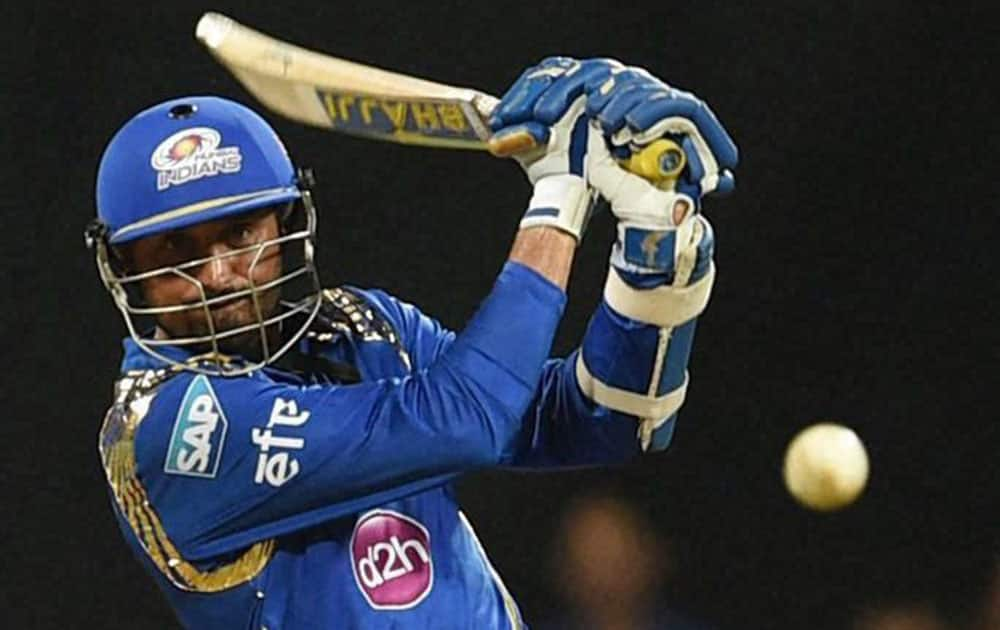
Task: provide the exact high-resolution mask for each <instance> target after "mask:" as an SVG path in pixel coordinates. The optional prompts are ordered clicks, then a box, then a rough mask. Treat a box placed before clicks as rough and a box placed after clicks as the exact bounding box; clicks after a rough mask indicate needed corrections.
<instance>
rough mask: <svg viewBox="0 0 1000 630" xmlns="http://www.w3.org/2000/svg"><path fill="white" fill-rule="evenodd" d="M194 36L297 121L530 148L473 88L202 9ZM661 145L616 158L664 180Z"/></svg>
mask: <svg viewBox="0 0 1000 630" xmlns="http://www.w3.org/2000/svg"><path fill="white" fill-rule="evenodd" d="M195 37H196V38H197V39H198V40H199V41H200V42H201V43H202V44H203V45H204V46H205V47H206V48H207V49H208V50H209V52H210V53H211V54H212V55H213V56H214V57H215V58H216V60H217V61H218V62H219V63H221V64H222V65H223V66H225V67H226V69H228V70H229V71H230V72H231V73H232V74H233V75H234V76H235V77H236V78H237V80H239V81H240V83H242V84H243V86H244V87H245V88H246V89H247V90H248V91H249V92H250V93H251V94H253V95H254V97H256V98H257V99H258V100H259V101H260V102H261V103H263V104H264V105H265V106H266V107H268V108H269V109H271V110H273V111H275V112H277V113H279V114H282V115H284V116H286V117H287V118H290V119H292V120H295V121H298V122H301V123H305V124H308V125H313V126H317V127H323V128H326V129H332V130H334V131H340V132H343V133H349V134H355V135H363V136H367V137H373V138H377V139H380V140H388V141H392V142H398V143H402V144H417V145H424V146H436V147H447V148H456V149H486V150H489V151H490V153H492V154H493V155H496V156H498V157H508V156H511V155H515V154H518V153H522V152H525V151H530V150H532V149H534V148H536V147H535V140H534V138H533V137H532V136H531V135H530V134H528V133H527V132H524V133H513V134H505V135H504V136H501V137H493V136H492V134H491V133H490V130H489V127H488V125H487V124H486V121H487V120H488V118H489V116H490V114H491V113H492V111H493V109H494V108H495V107H496V105H497V103H498V100H497V99H496V97H493V96H490V95H488V94H484V93H483V92H479V91H477V90H473V89H469V88H462V87H455V86H451V85H445V84H442V83H436V82H434V81H428V80H426V79H420V78H416V77H412V76H408V75H405V74H400V73H398V72H392V71H389V70H383V69H381V68H376V67H373V66H368V65H365V64H361V63H356V62H353V61H348V60H346V59H339V58H337V57H332V56H330V55H326V54H323V53H319V52H315V51H312V50H308V49H306V48H302V47H299V46H296V45H293V44H290V43H288V42H285V41H282V40H279V39H276V38H274V37H271V36H269V35H265V34H264V33H261V32H259V31H256V30H254V29H252V28H249V27H247V26H244V25H243V24H240V23H239V22H237V21H236V20H233V19H232V18H229V17H227V16H225V15H222V14H220V13H214V12H209V13H205V14H204V15H202V17H201V19H200V20H199V21H198V25H197V27H196V28H195ZM458 112H461V114H459V113H458ZM460 118H461V120H460ZM377 123H381V125H380V124H377ZM666 142H669V141H666ZM669 150H671V149H669V148H667V147H665V146H664V145H663V144H662V142H659V143H653V144H650V145H649V146H647V147H645V148H644V149H643V150H642V151H640V152H638V153H637V154H636V155H634V156H632V158H631V159H630V160H628V161H627V162H625V163H623V165H624V166H625V167H626V168H628V169H629V170H631V171H633V172H635V173H636V174H638V175H640V176H642V177H644V178H646V179H648V180H649V181H651V182H653V183H656V184H658V185H660V186H666V185H669V184H671V183H672V182H673V180H675V179H676V175H671V174H670V173H667V172H665V171H664V169H662V168H660V165H661V164H662V163H663V157H664V156H665V155H666V153H667V151H669Z"/></svg>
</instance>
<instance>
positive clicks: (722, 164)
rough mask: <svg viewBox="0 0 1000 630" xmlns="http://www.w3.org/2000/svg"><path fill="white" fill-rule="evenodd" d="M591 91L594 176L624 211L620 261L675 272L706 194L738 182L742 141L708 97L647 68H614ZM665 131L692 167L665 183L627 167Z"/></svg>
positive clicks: (627, 266) (616, 258) (617, 211)
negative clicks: (624, 162)
mask: <svg viewBox="0 0 1000 630" xmlns="http://www.w3.org/2000/svg"><path fill="white" fill-rule="evenodd" d="M586 90H587V104H586V114H587V117H588V118H589V119H590V121H591V122H590V124H591V128H592V130H594V132H592V133H591V134H589V137H588V149H587V167H586V168H587V179H588V181H589V183H590V184H591V185H592V186H593V187H594V188H595V189H596V190H597V191H598V192H600V194H601V196H603V197H604V198H605V199H607V200H608V202H609V203H610V204H611V211H612V213H613V214H614V215H615V216H616V217H617V218H618V242H617V243H616V246H615V249H614V252H613V253H612V263H613V264H614V265H615V266H616V267H618V268H619V269H621V270H623V271H628V272H635V273H664V272H666V273H668V274H672V273H673V271H674V270H675V269H676V266H677V259H678V256H679V254H680V252H681V251H682V250H683V249H685V248H686V247H689V246H690V245H691V242H692V238H693V237H694V224H695V223H696V221H695V214H696V213H697V212H698V210H699V209H700V207H701V200H702V198H703V197H704V196H706V195H708V194H710V193H713V192H720V193H721V192H728V191H730V190H732V188H733V185H734V179H733V173H732V169H733V168H735V167H736V164H737V162H738V158H739V155H738V151H737V149H736V145H735V144H734V143H733V141H732V139H731V138H730V136H729V134H728V133H727V132H726V130H725V129H724V128H723V126H722V124H721V123H720V122H719V120H718V119H717V118H716V117H715V114H713V113H712V111H711V110H710V109H709V108H708V106H707V105H706V104H705V103H703V102H702V101H701V100H699V99H698V98H696V97H695V96H694V95H692V94H691V93H689V92H684V91H681V90H677V89H674V88H671V87H670V86H668V85H667V84H665V83H663V82H662V81H660V80H659V79H657V78H655V77H653V76H652V75H650V74H649V73H648V72H646V71H645V70H642V69H640V68H634V67H629V68H617V69H614V70H613V71H612V76H611V77H609V78H607V79H605V80H604V81H602V82H600V83H598V82H596V81H592V82H589V83H588V84H587V87H586ZM597 132H599V133H597ZM660 138H668V139H670V140H672V141H673V142H674V143H676V144H677V145H678V146H679V147H680V148H681V150H682V151H683V154H684V160H685V166H684V168H683V170H682V171H681V172H680V174H679V176H678V177H677V178H676V179H673V180H668V181H667V182H665V183H661V184H659V185H658V184H654V183H651V182H650V181H648V180H646V179H643V178H642V177H639V176H638V175H634V174H633V173H630V172H629V171H628V170H626V169H625V168H624V167H623V166H622V164H621V163H620V160H623V159H625V158H628V157H629V156H630V155H632V154H633V153H636V152H638V151H639V150H641V149H642V148H643V147H644V146H645V145H647V144H649V143H651V142H653V141H655V140H658V139H660Z"/></svg>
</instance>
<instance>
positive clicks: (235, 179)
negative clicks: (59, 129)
mask: <svg viewBox="0 0 1000 630" xmlns="http://www.w3.org/2000/svg"><path fill="white" fill-rule="evenodd" d="M300 196H301V192H300V190H299V187H298V186H297V185H296V170H295V167H294V166H293V165H292V162H291V160H290V159H289V157H288V152H287V151H286V150H285V147H284V145H283V144H282V143H281V140H279V139H278V136H277V134H276V133H275V132H274V130H273V129H272V128H271V127H270V125H268V124H267V122H265V121H264V119H263V118H261V117H260V116H259V115H258V114H257V113H256V112H254V111H252V110H250V109H249V108H247V107H244V106H243V105H240V104H239V103H236V102H233V101H230V100H227V99H224V98H218V97H214V96H190V97H184V98H178V99H173V100H170V101H166V102H164V103H160V104H159V105H155V106H153V107H151V108H149V109H147V110H145V111H143V112H140V113H139V114H137V115H136V116H135V117H133V118H132V119H131V120H129V121H128V122H127V123H126V124H125V125H124V126H123V127H122V128H121V129H120V130H119V131H118V133H116V134H115V136H114V137H113V138H112V139H111V141H110V142H109V143H108V146H107V148H106V149H105V151H104V155H103V157H102V158H101V163H100V167H99V168H98V172H97V216H98V219H99V220H100V221H101V222H102V223H103V224H104V226H105V229H106V232H105V233H106V235H107V239H108V242H109V243H110V244H112V245H119V244H122V243H127V242H129V241H132V240H135V239H139V238H143V237H145V236H150V235H152V234H157V233H161V232H166V231H170V230H175V229H178V228H183V227H187V226H189V225H193V224H196V223H202V222H204V221H211V220H214V219H218V218H221V217H223V216H227V215H231V214H237V213H240V212H246V211H249V210H253V209H255V208H261V207H264V206H269V205H274V204H277V203H281V202H285V201H291V200H293V199H297V198H299V197H300Z"/></svg>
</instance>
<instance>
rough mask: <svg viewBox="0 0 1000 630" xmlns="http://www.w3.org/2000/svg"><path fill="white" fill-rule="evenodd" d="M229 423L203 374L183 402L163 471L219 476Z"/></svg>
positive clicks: (192, 382)
mask: <svg viewBox="0 0 1000 630" xmlns="http://www.w3.org/2000/svg"><path fill="white" fill-rule="evenodd" d="M228 426H229V423H228V422H227V421H226V414H225V413H223V411H222V407H221V406H220V405H219V399H218V398H216V397H215V392H214V391H213V390H212V385H211V383H209V381H208V379H207V378H205V376H203V375H200V374H199V375H198V376H196V377H195V378H194V380H193V381H191V384H190V385H188V389H187V392H186V393H185V394H184V400H183V401H181V408H180V411H179V412H178V413H177V420H175V421H174V432H173V433H172V434H171V436H170V447H169V449H168V450H167V461H166V462H164V464H163V470H164V471H165V472H168V473H170V474H174V475H188V476H191V477H205V478H207V479H211V478H213V477H215V473H216V472H218V470H219V460H221V459H222V446H223V444H224V443H225V441H226V428H227V427H228Z"/></svg>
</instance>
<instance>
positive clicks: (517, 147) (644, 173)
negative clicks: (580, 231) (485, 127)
mask: <svg viewBox="0 0 1000 630" xmlns="http://www.w3.org/2000/svg"><path fill="white" fill-rule="evenodd" d="M535 147H536V143H535V138H534V136H532V135H531V134H530V133H528V132H527V131H519V132H514V133H507V134H503V135H499V136H493V137H492V138H490V139H489V141H488V142H487V148H488V149H489V151H490V153H492V154H493V155H495V156H497V157H510V156H512V155H516V154H518V153H523V152H526V151H530V150H532V149H534V148H535ZM618 163H619V164H621V165H622V167H623V168H625V169H626V170H628V171H630V172H632V173H635V174H636V175H638V176H639V177H642V178H643V179H645V180H647V181H649V182H650V183H652V184H654V185H656V186H657V187H659V188H664V189H666V188H670V187H671V186H673V184H674V182H676V181H677V178H678V177H679V176H680V174H681V171H683V170H684V166H685V165H686V164H687V160H686V158H685V156H684V151H683V150H682V149H681V147H680V145H678V144H677V143H676V142H674V141H673V140H668V139H666V138H660V139H659V140H654V141H653V142H651V143H649V144H648V145H646V146H645V147H643V148H642V149H641V150H640V151H638V152H636V153H634V154H632V155H631V156H630V157H628V158H627V159H625V160H619V162H618Z"/></svg>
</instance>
